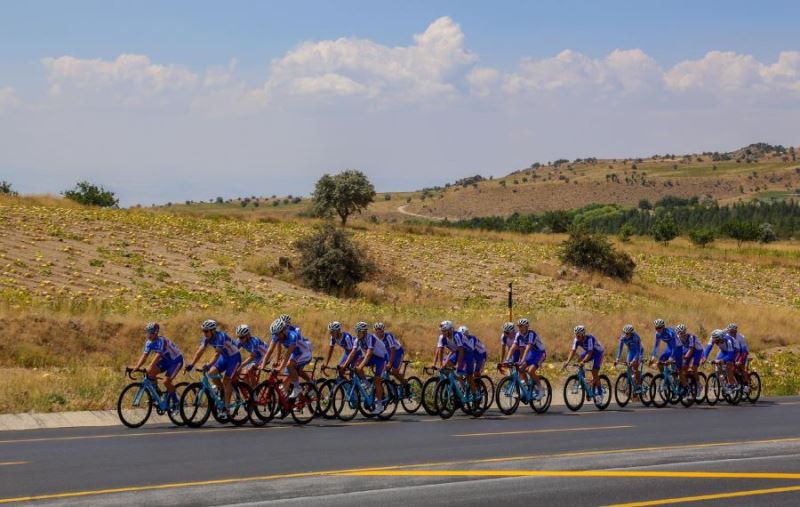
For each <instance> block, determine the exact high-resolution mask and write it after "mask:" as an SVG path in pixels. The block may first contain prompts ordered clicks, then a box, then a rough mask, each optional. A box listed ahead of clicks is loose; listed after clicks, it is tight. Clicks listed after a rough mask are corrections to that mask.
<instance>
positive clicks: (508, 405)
mask: <svg viewBox="0 0 800 507" xmlns="http://www.w3.org/2000/svg"><path fill="white" fill-rule="evenodd" d="M519 398H520V392H519V385H517V383H516V382H514V379H513V378H512V377H503V378H502V379H501V380H500V382H498V383H497V394H495V399H496V400H497V408H499V409H500V412H502V413H503V414H505V415H511V414H513V413H514V412H516V411H517V407H519Z"/></svg>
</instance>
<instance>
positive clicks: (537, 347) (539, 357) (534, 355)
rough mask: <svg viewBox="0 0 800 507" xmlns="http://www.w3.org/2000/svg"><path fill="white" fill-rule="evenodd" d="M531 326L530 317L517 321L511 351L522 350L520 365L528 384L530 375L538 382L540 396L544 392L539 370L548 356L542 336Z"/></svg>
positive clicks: (537, 389)
mask: <svg viewBox="0 0 800 507" xmlns="http://www.w3.org/2000/svg"><path fill="white" fill-rule="evenodd" d="M530 326H531V324H530V321H529V320H528V319H524V318H523V319H519V320H518V321H517V335H516V336H515V337H514V345H513V346H512V347H511V351H514V349H515V348H516V349H518V350H522V354H520V359H519V361H518V366H519V367H520V371H521V372H522V377H523V378H524V380H525V382H526V384H527V383H528V382H529V381H528V375H530V377H531V378H533V381H534V382H536V392H537V394H536V396H537V397H538V396H540V395H541V393H542V384H541V381H540V380H539V374H538V371H537V370H538V369H539V366H541V365H542V362H544V359H545V357H547V352H546V350H545V348H544V342H543V341H542V338H541V336H539V335H538V334H537V333H536V331H534V330H532V329H530ZM511 351H510V352H509V357H508V358H507V359H508V360H510V359H511V355H512V354H511Z"/></svg>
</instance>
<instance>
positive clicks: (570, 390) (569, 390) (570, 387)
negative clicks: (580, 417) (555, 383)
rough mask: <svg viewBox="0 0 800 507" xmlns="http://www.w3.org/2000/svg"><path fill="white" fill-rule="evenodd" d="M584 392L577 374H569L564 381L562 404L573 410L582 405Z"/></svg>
mask: <svg viewBox="0 0 800 507" xmlns="http://www.w3.org/2000/svg"><path fill="white" fill-rule="evenodd" d="M584 398H585V393H584V391H583V386H582V385H581V381H580V380H579V379H578V376H577V375H570V376H569V377H567V381H566V382H564V404H565V405H567V408H568V409H570V410H572V411H573V412H575V411H576V410H580V408H581V407H582V406H583V402H584Z"/></svg>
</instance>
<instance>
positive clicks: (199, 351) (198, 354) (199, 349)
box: [189, 345, 206, 365]
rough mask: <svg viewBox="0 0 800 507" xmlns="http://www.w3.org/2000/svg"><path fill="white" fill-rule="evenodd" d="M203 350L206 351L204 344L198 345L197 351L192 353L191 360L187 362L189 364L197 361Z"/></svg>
mask: <svg viewBox="0 0 800 507" xmlns="http://www.w3.org/2000/svg"><path fill="white" fill-rule="evenodd" d="M205 351H206V346H205V345H200V347H199V348H198V349H197V352H195V353H194V357H193V358H192V362H191V363H189V364H190V365H194V364H195V363H197V361H199V360H200V358H201V357H203V352H205Z"/></svg>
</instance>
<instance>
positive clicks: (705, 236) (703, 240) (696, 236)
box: [689, 228, 714, 248]
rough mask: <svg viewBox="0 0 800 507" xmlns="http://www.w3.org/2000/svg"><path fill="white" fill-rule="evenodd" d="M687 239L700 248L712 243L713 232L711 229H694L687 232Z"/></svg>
mask: <svg viewBox="0 0 800 507" xmlns="http://www.w3.org/2000/svg"><path fill="white" fill-rule="evenodd" d="M689 239H690V240H691V241H692V243H694V244H695V245H697V246H699V247H700V248H705V247H706V245H708V244H710V243H713V242H714V231H713V230H711V229H704V228H701V229H694V230H693V231H689Z"/></svg>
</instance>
